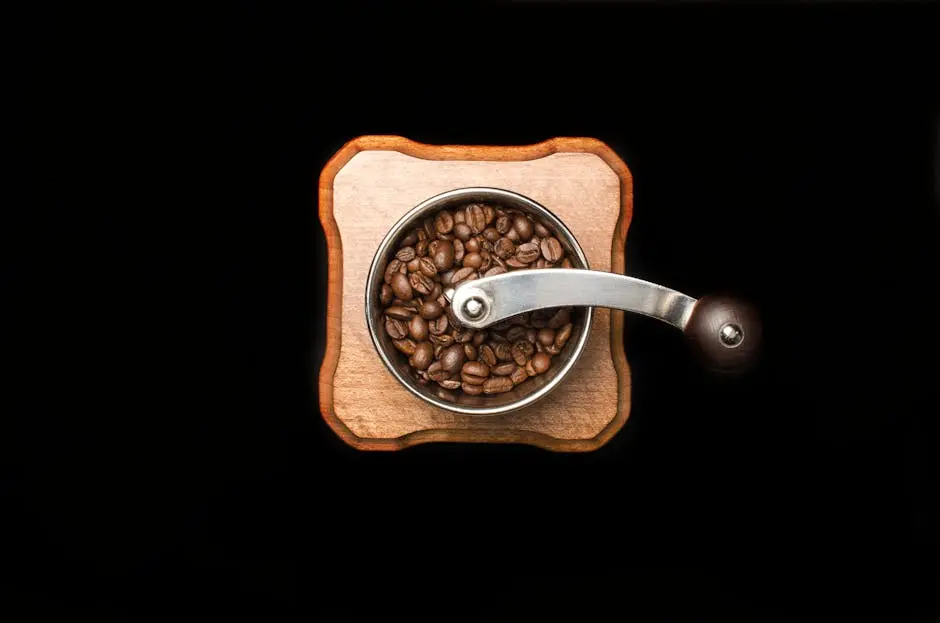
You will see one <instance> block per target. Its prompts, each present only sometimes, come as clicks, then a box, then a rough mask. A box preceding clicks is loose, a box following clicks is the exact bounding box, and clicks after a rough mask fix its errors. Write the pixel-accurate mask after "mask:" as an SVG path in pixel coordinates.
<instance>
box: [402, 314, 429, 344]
mask: <svg viewBox="0 0 940 623" xmlns="http://www.w3.org/2000/svg"><path fill="white" fill-rule="evenodd" d="M399 322H401V321H399ZM430 333H431V332H430V331H429V329H428V321H427V320H425V319H424V318H422V317H421V316H417V315H416V316H412V317H411V320H410V321H409V322H408V334H409V335H410V336H411V338H412V339H413V340H415V341H416V342H423V341H424V340H426V339H428V335H429V334H430Z"/></svg>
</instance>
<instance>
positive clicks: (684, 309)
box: [445, 268, 697, 330]
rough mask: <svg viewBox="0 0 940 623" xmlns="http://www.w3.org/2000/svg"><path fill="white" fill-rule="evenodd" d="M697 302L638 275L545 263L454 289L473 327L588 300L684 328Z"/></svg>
mask: <svg viewBox="0 0 940 623" xmlns="http://www.w3.org/2000/svg"><path fill="white" fill-rule="evenodd" d="M445 295H446V293H445ZM696 302H697V301H696V300H695V299H694V298H692V297H691V296H687V295H685V294H682V293H681V292H676V291H675V290H670V289H669V288H667V287H665V286H661V285H658V284H655V283H650V282H649V281H643V280H642V279H636V278H635V277H627V276H625V275H618V274H616V273H605V272H601V271H598V270H578V269H574V268H545V269H533V270H518V271H514V272H511V273H503V274H502V275H495V276H493V277H484V278H482V279H477V280H475V281H470V282H466V283H463V284H461V285H459V286H458V287H457V288H456V289H455V290H454V293H453V298H452V300H451V306H452V308H453V310H454V315H455V316H456V317H457V320H459V321H460V323H461V324H462V325H464V326H466V327H469V328H471V329H483V328H485V327H488V326H490V325H492V324H496V323H497V322H500V321H502V320H505V319H507V318H511V317H512V316H516V315H518V314H522V313H525V312H532V311H535V310H538V309H546V308H550V307H569V306H588V307H610V308H613V309H622V310H624V311H628V312H634V313H637V314H643V315H644V316H650V317H652V318H656V319H658V320H662V321H663V322H668V323H669V324H671V325H673V326H674V327H676V328H678V329H682V330H685V327H686V325H687V324H688V322H689V318H690V317H691V315H692V308H693V307H694V306H695V303H696Z"/></svg>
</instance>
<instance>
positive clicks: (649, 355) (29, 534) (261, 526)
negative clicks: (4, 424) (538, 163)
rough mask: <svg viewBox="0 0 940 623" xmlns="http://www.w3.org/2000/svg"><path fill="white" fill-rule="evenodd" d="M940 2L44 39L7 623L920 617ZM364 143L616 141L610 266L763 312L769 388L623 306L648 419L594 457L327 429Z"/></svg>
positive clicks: (9, 496)
mask: <svg viewBox="0 0 940 623" xmlns="http://www.w3.org/2000/svg"><path fill="white" fill-rule="evenodd" d="M936 17H937V15H936V11H935V10H930V8H929V7H925V6H922V5H921V6H911V5H908V6H894V7H892V6H877V7H873V6H866V5H855V6H850V5H849V6H840V7H837V8H833V7H827V6H800V7H797V6H775V7H763V8H754V7H750V8H748V7H734V6H726V5H717V4H702V5H698V4H696V5H681V6H671V7H665V6H651V5H642V6H624V5H619V6H618V5H613V4H605V5H601V6H592V7H585V6H571V5H561V4H554V5H535V4H523V5H516V6H499V7H497V6H490V5H486V6H479V7H473V8H466V9H460V10H458V9H454V8H451V9H450V10H448V11H447V12H446V13H444V12H440V11H439V10H433V9H431V8H420V9H419V8H416V7H405V6H395V7H391V6H387V5H386V6H385V7H384V8H380V7H364V6H345V7H343V8H340V9H337V8H336V7H332V8H330V9H327V8H322V9H321V10H320V11H319V12H313V11H310V12H305V13H301V12H287V11H281V10H274V9H270V8H267V9H266V8H262V7H260V6H255V5H251V4H247V3H235V4H230V5H228V6H225V7H222V6H219V7H215V8H211V9H209V8H205V7H203V8H198V9H197V8H193V7H185V8H183V7H181V8H179V9H178V10H172V11H171V10H169V9H167V8H166V7H164V6H157V5H153V6H151V7H149V8H147V7H146V6H140V5H134V9H133V11H129V10H128V8H127V7H123V8H122V7H117V6H115V7H106V8H105V7H98V8H88V7H81V8H73V9H70V10H51V9H50V10H48V11H47V12H46V13H45V14H43V15H40V16H38V17H37V19H36V21H35V22H34V24H35V26H36V30H35V36H33V37H32V38H31V43H30V44H29V45H28V46H26V47H24V48H23V49H22V57H23V58H24V59H25V62H24V65H27V64H28V66H29V68H30V78H31V88H30V89H29V90H28V95H29V97H30V107H31V110H30V113H31V114H30V119H31V120H32V123H31V124H30V126H29V131H30V135H29V136H30V153H31V156H33V158H34V159H33V162H34V163H35V164H36V165H37V166H36V167H35V169H34V172H35V173H36V175H35V177H34V178H33V179H34V181H35V186H34V192H33V194H32V196H33V197H34V198H36V199H38V208H37V209H35V210H31V211H29V212H28V213H27V214H26V216H27V217H28V225H30V227H29V228H28V229H27V230H25V231H26V232H27V235H26V236H24V237H21V238H20V239H19V240H18V242H22V241H26V243H27V244H26V245H25V251H26V253H25V255H24V256H23V257H24V258H25V259H24V260H23V261H22V262H14V264H13V265H12V266H11V269H10V270H9V271H8V273H7V276H8V278H9V282H10V283H11V284H13V285H14V286H22V287H23V288H24V290H23V293H22V295H19V296H13V297H11V302H10V306H11V308H12V309H13V311H14V312H19V311H22V313H23V315H24V318H23V319H24V320H27V321H28V322H26V323H24V324H22V325H13V326H17V327H19V326H22V327H24V328H23V329H22V330H17V331H15V332H14V333H15V335H13V338H14V339H13V340H11V341H12V342H13V343H14V344H16V345H19V344H20V340H22V345H23V346H24V347H25V348H24V350H23V355H22V358H21V359H19V363H18V365H17V376H13V377H11V379H10V381H9V382H10V383H11V387H12V388H13V389H14V390H16V389H28V390H29V391H28V392H27V395H26V398H27V399H28V400H27V401H26V402H24V403H22V405H23V406H22V407H18V408H16V409H13V410H12V411H11V413H15V414H16V415H17V416H20V415H22V417H14V418H11V419H10V422H12V423H13V424H14V428H13V430H12V432H11V433H10V434H6V435H4V437H3V438H4V456H5V457H6V459H5V462H6V463H7V465H8V466H9V469H6V470H5V474H6V476H5V478H4V481H3V485H4V499H5V502H4V508H5V509H6V510H5V511H4V514H6V515H7V516H8V517H12V519H13V523H12V525H11V527H10V528H8V530H7V535H8V536H9V537H10V539H9V541H10V544H11V545H12V547H10V548H7V550H6V554H5V555H4V562H5V563H6V564H5V565H4V571H5V573H4V576H3V586H4V588H5V589H6V590H5V593H4V601H3V603H4V606H3V607H4V608H9V609H10V610H11V612H23V611H32V612H33V613H38V612H40V611H41V610H43V609H45V608H56V609H63V610H67V611H78V612H80V611H86V610H88V611H94V612H96V613H98V614H112V615H115V616H116V617H117V618H130V619H134V620H138V619H140V618H143V617H144V616H146V615H148V614H149V615H156V616H158V617H165V616H167V615H170V614H181V613H186V614H193V613H196V614H199V615H204V614H210V615H212V614H217V615H220V616H221V613H226V614H227V613H235V612H239V613H252V614H263V615H266V616H269V617H273V618H275V619H281V618H283V617H282V614H281V613H282V612H283V613H287V612H293V613H298V614H300V615H302V616H304V617H305V618H310V617H314V618H315V617H316V616H318V615H326V616H330V617H331V618H335V619H339V620H346V619H348V618H357V617H358V616H360V615H362V616H367V617H368V616H377V615H380V614H382V613H386V614H387V613H388V612H390V611H394V610H399V611H407V612H409V613H411V615H412V616H418V615H426V616H428V617H429V618H431V617H433V618H435V619H438V620H439V619H444V620H447V619H452V618H463V617H468V618H476V617H486V618H487V619H489V620H492V619H496V620H502V619H505V620H517V619H520V618H536V617H538V618H562V619H576V620H600V619H606V618H611V619H623V620H657V621H659V620H662V621H676V620H696V621H698V620H703V619H711V618H715V619H720V620H724V621H727V620H748V621H750V620H754V621H757V620H760V621H776V620H781V621H782V620H817V619H818V620H848V619H849V618H871V619H873V620H884V621H888V620H890V621H902V620H918V621H927V620H936V617H937V614H938V591H937V563H936V561H937V556H936V551H935V550H936V547H937V545H938V528H937V526H938V525H940V514H938V480H937V477H936V472H937V454H936V452H937V450H938V439H940V437H938V433H940V431H938V422H937V407H936V404H937V403H936V399H937V390H936V385H937V372H938V368H937V365H936V353H937V349H938V347H940V344H938V338H937V333H936V331H935V328H934V325H935V319H936V310H935V304H933V303H931V301H932V300H933V297H934V293H933V291H932V290H933V288H932V287H931V286H932V285H933V284H936V282H937V274H936V271H937V267H938V266H940V257H938V256H940V253H938V250H937V249H938V234H940V203H938V198H937V196H936V195H935V194H934V193H935V189H936V188H937V187H938V182H937V180H936V178H935V177H934V176H935V175H936V166H937V164H936V160H935V158H936V157H937V142H938V133H940V125H938V124H940V116H938V114H940V109H938V107H937V99H936V97H935V96H936V82H937V80H936V74H937V69H936V58H937V57H936V47H935V45H934V44H935V38H936V35H935V33H936V31H937V26H938V23H937V19H936ZM363 134H398V135H403V136H406V137H408V138H411V139H414V140H418V141H423V142H428V143H468V144H509V145H515V144H529V143H534V142H538V141H541V140H544V139H546V138H550V137H553V136H591V137H596V138H599V139H601V140H603V141H605V142H606V143H607V144H608V145H610V146H611V147H612V148H613V149H614V150H615V151H616V152H617V153H618V154H619V155H620V156H621V157H622V158H623V159H624V160H625V161H626V162H627V164H628V166H629V167H630V168H631V170H632V172H633V175H634V180H635V192H636V196H635V216H634V220H633V223H632V226H631V229H630V232H629V235H628V244H627V247H626V254H627V271H628V272H629V273H630V274H632V275H635V276H639V277H642V278H645V279H649V280H652V281H657V282H661V283H665V284H667V285H669V286H671V287H674V288H677V289H679V290H682V291H686V292H689V293H691V294H693V295H702V294H706V293H709V292H714V291H717V290H723V291H728V292H731V293H734V294H738V295H741V296H744V297H746V298H748V299H749V300H752V301H753V302H754V303H756V304H757V305H758V306H759V307H760V308H761V310H762V313H763V316H764V323H765V342H766V343H765V348H764V352H763V359H762V362H761V364H760V366H759V367H758V369H756V370H755V371H754V372H753V373H751V374H750V375H749V376H747V377H744V378H741V379H737V380H733V381H719V380H717V379H715V378H714V377H711V376H708V375H707V374H705V373H704V372H702V371H701V370H700V369H698V368H697V367H696V365H695V364H694V363H693V362H692V361H691V360H690V359H689V357H688V354H687V352H686V350H685V345H684V344H683V343H682V339H681V336H680V335H679V334H678V333H677V332H675V331H674V330H672V329H670V328H668V327H666V326H665V325H659V324H657V323H656V322H654V321H650V320H647V319H642V318H628V321H627V327H626V329H627V331H626V352H627V356H628V359H629V361H630V365H631V368H632V375H633V398H632V401H633V402H632V411H631V417H630V420H629V421H628V423H627V425H626V426H625V428H624V429H623V430H622V431H621V432H620V433H619V434H618V435H617V436H616V437H615V438H614V439H613V440H612V441H611V442H610V443H609V444H607V445H606V446H605V447H604V448H602V449H600V450H598V451H596V452H593V453H588V454H584V455H562V454H552V453H548V452H545V451H542V450H538V449H534V448H527V447H513V446H488V445H480V446H476V445H444V444H431V445H426V446H422V447H416V448H413V449H409V450H407V451H404V452H399V453H361V452H357V451H355V450H353V449H351V448H349V447H347V446H346V445H344V444H343V442H342V441H340V440H339V439H338V438H337V437H336V436H335V435H334V434H333V433H332V432H331V431H330V430H329V428H328V427H327V426H326V425H325V424H324V423H323V421H322V419H321V418H320V416H319V414H318V406H317V405H318V403H317V394H316V384H315V379H316V374H317V371H318V368H319V363H320V359H321V357H322V352H323V341H324V338H323V329H324V316H325V307H324V306H325V301H324V299H325V279H326V265H325V259H326V258H325V251H324V239H323V232H322V230H321V228H320V225H319V222H318V220H317V217H316V181H317V177H318V175H319V172H320V170H321V168H322V167H323V165H324V164H325V163H326V161H327V160H328V159H329V158H330V156H331V155H332V154H333V153H335V152H336V150H338V149H339V148H340V147H341V146H342V145H343V144H344V143H345V142H346V141H348V140H350V139H352V138H354V137H356V136H359V135H363ZM8 209H10V208H8ZM17 212H18V211H17ZM17 215H20V214H17ZM32 217H36V218H35V219H34V218H32ZM362 252H363V253H368V254H371V253H372V252H373V250H372V249H362ZM23 373H25V374H23ZM20 374H23V378H22V379H21V378H20V376H19V375H20ZM37 378H38V379H39V380H40V382H39V384H38V385H34V384H32V383H26V382H25V380H26V379H29V380H35V379H37ZM20 424H22V426H21V425H20ZM11 620H12V619H11Z"/></svg>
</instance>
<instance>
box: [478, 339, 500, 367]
mask: <svg viewBox="0 0 940 623" xmlns="http://www.w3.org/2000/svg"><path fill="white" fill-rule="evenodd" d="M477 352H478V359H479V360H480V361H482V362H483V363H485V364H486V365H488V366H495V365H496V362H497V359H496V352H495V351H494V350H493V347H492V346H490V345H489V344H481V345H480V347H479V348H478V349H477Z"/></svg>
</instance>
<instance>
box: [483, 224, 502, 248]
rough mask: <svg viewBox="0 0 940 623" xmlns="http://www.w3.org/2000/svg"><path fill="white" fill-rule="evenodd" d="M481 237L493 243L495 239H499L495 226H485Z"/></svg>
mask: <svg viewBox="0 0 940 623" xmlns="http://www.w3.org/2000/svg"><path fill="white" fill-rule="evenodd" d="M483 239H484V240H486V241H487V242H489V243H490V244H494V243H495V242H496V241H497V240H499V239H500V233H499V232H498V231H496V228H495V227H487V228H486V229H484V230H483Z"/></svg>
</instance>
